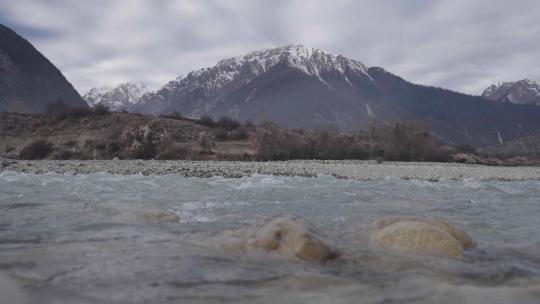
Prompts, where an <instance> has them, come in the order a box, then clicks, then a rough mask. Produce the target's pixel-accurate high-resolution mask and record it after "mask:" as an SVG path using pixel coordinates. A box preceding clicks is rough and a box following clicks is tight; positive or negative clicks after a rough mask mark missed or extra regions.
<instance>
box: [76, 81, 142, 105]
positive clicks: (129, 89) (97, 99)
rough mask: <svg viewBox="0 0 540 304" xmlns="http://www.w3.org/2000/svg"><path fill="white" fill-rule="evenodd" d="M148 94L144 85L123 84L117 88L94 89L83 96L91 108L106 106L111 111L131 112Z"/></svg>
mask: <svg viewBox="0 0 540 304" xmlns="http://www.w3.org/2000/svg"><path fill="white" fill-rule="evenodd" d="M147 92H148V90H147V88H146V86H145V85H144V84H142V83H129V82H126V83H121V84H119V85H118V86H116V87H113V88H111V87H108V86H104V87H99V88H93V89H91V90H90V91H88V93H86V94H85V95H84V96H83V99H84V100H85V101H86V102H87V103H88V105H90V106H95V105H97V104H100V103H101V104H104V105H106V106H108V107H109V108H110V109H111V110H115V111H117V110H121V109H126V110H129V109H131V107H132V106H133V105H135V104H136V103H137V102H138V101H139V100H140V98H141V97H142V96H143V95H144V94H146V93H147Z"/></svg>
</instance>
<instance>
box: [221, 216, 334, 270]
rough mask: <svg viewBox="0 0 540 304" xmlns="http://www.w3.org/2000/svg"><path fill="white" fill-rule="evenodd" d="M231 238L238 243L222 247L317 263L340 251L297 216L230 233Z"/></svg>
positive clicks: (279, 218) (278, 218) (285, 217)
mask: <svg viewBox="0 0 540 304" xmlns="http://www.w3.org/2000/svg"><path fill="white" fill-rule="evenodd" d="M231 236H232V237H234V238H236V239H238V241H236V242H232V243H229V244H227V245H225V246H223V247H225V248H226V249H233V250H234V249H236V250H238V249H240V250H243V251H249V250H262V251H266V252H276V253H278V254H281V255H285V256H287V255H292V256H295V257H296V258H298V259H301V260H304V261H307V262H317V263H321V262H324V261H328V260H332V259H335V258H337V257H338V256H339V252H338V251H337V250H336V249H334V248H333V247H332V246H330V245H328V244H327V243H326V242H325V241H323V239H322V237H321V236H319V235H317V233H316V232H315V230H314V229H313V227H312V226H311V225H310V224H309V223H308V222H306V221H304V220H302V219H300V218H297V217H290V216H283V217H275V218H272V219H269V220H267V221H265V222H262V223H259V224H255V225H253V226H251V227H247V228H243V229H240V230H237V231H233V232H232V235H231Z"/></svg>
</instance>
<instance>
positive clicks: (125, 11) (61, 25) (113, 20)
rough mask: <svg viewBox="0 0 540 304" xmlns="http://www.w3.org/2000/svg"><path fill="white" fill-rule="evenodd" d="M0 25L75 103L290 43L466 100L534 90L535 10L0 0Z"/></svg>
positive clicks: (303, 0)
mask: <svg viewBox="0 0 540 304" xmlns="http://www.w3.org/2000/svg"><path fill="white" fill-rule="evenodd" d="M0 23H3V24H6V25H7V26H9V27H11V28H12V29H14V30H15V31H17V32H18V33H19V34H21V35H23V36H24V37H25V38H27V39H28V40H30V41H31V42H32V43H33V44H34V45H35V46H36V47H37V48H38V49H39V50H40V51H41V52H42V53H43V54H44V55H45V56H47V57H48V58H49V59H50V60H51V61H52V62H53V63H54V64H56V65H57V66H58V67H59V68H60V69H61V70H62V72H63V73H64V74H65V75H66V77H67V78H68V79H69V80H70V81H71V82H72V83H73V84H74V85H75V87H76V88H77V89H78V90H79V91H80V93H85V92H86V91H87V90H88V89H90V88H91V87H95V86H102V85H116V84H118V83H121V82H126V81H140V82H143V83H145V84H147V85H149V86H150V87H151V88H158V87H160V86H162V85H164V84H165V83H166V82H168V81H170V80H172V79H174V78H176V77H177V76H180V75H184V74H186V73H188V72H189V71H191V70H194V69H198V68H202V67H206V66H212V65H214V64H215V63H217V61H219V60H220V59H223V58H226V57H232V56H238V55H243V54H245V53H247V52H249V51H252V50H256V49H264V48H270V47H275V46H284V45H288V44H297V43H300V44H304V45H306V46H309V47H317V48H320V49H323V50H325V51H328V52H331V53H335V54H342V55H345V56H347V57H350V58H353V59H357V60H359V61H361V62H363V63H364V64H365V65H367V66H381V67H384V68H385V69H387V70H388V71H390V72H393V73H395V74H398V75H400V76H402V77H403V78H405V79H407V80H410V81H412V82H416V83H421V84H429V85H436V86H442V87H447V88H450V89H453V90H458V91H461V92H466V93H472V94H480V93H481V91H482V90H483V89H484V88H485V87H486V86H488V85H489V84H491V83H493V82H496V81H510V80H518V79H523V78H530V79H532V80H535V81H540V2H539V1H538V0H513V1H508V0H369V1H368V0H265V1H263V0H260V1H258V0H221V1H220V0H214V1H212V0H208V1H204V0H92V1H83V0H1V1H0Z"/></svg>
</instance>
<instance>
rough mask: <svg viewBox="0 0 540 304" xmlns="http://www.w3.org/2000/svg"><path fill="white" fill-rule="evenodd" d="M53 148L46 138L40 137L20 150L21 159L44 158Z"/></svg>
mask: <svg viewBox="0 0 540 304" xmlns="http://www.w3.org/2000/svg"><path fill="white" fill-rule="evenodd" d="M52 150H53V147H52V144H51V143H49V142H48V141H46V140H43V139H38V140H36V141H33V142H31V143H30V144H28V145H27V146H25V147H23V148H22V150H21V152H19V158H21V159H44V158H46V157H47V156H49V154H51V152H52Z"/></svg>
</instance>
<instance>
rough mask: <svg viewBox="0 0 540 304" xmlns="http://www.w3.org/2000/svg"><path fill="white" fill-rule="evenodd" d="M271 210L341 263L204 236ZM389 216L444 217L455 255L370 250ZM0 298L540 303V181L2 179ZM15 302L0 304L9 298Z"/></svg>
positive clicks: (104, 176)
mask: <svg viewBox="0 0 540 304" xmlns="http://www.w3.org/2000/svg"><path fill="white" fill-rule="evenodd" d="M276 215H297V216H300V217H302V218H304V219H306V220H308V221H309V222H311V223H312V224H313V225H314V226H315V227H316V228H317V230H318V231H319V232H321V233H322V234H324V235H325V236H326V237H327V238H329V239H331V240H332V242H333V243H334V244H335V245H336V246H337V247H339V248H340V249H341V250H342V251H343V252H344V255H343V257H342V258H340V259H338V260H336V261H332V262H327V263H325V264H313V263H306V262H302V261H299V260H294V259H290V258H283V257H280V256H277V255H273V254H268V253H249V254H238V253H231V252H226V251H225V250H223V249H222V248H221V247H219V246H213V245H212V244H211V242H209V241H207V240H209V239H215V238H216V237H219V235H220V233H222V232H223V231H224V230H227V229H236V228H241V227H246V226H248V225H251V224H253V223H255V222H257V221H259V220H261V219H266V218H269V217H272V216H276ZM386 216H415V217H424V216H427V217H434V218H442V219H445V220H447V221H449V222H452V223H455V224H457V225H459V226H460V227H462V228H463V229H464V230H465V231H467V232H468V233H469V234H470V235H471V236H472V237H473V238H474V239H475V240H476V241H477V242H478V246H477V248H475V249H473V250H470V251H468V252H467V253H466V255H465V258H464V259H462V260H451V259H445V258H428V257H419V256H417V257H414V256H399V255H391V254H386V253H381V252H377V251H374V250H373V249H370V248H369V247H368V245H367V242H366V236H367V234H368V232H369V229H370V227H371V225H370V223H371V222H372V221H374V220H375V219H378V218H381V217H386ZM0 294H2V298H3V299H1V298H0V302H1V303H434V302H444V303H540V183H539V182H538V181H520V182H478V181H474V180H464V181H440V182H436V183H431V182H420V181H403V180H398V179H392V178H388V179H385V180H383V181H371V182H365V181H364V182H362V181H352V180H339V179H335V178H333V177H327V176H321V177H316V178H303V177H275V176H263V175H256V176H252V177H244V178H240V179H225V178H220V177H215V178H208V179H199V178H184V177H180V176H172V175H171V176H141V175H131V176H120V175H110V174H105V173H96V174H89V175H61V174H52V173H51V174H43V175H33V174H25V173H14V172H3V173H1V174H0ZM8 297H11V298H10V299H9V301H6V298H8Z"/></svg>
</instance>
